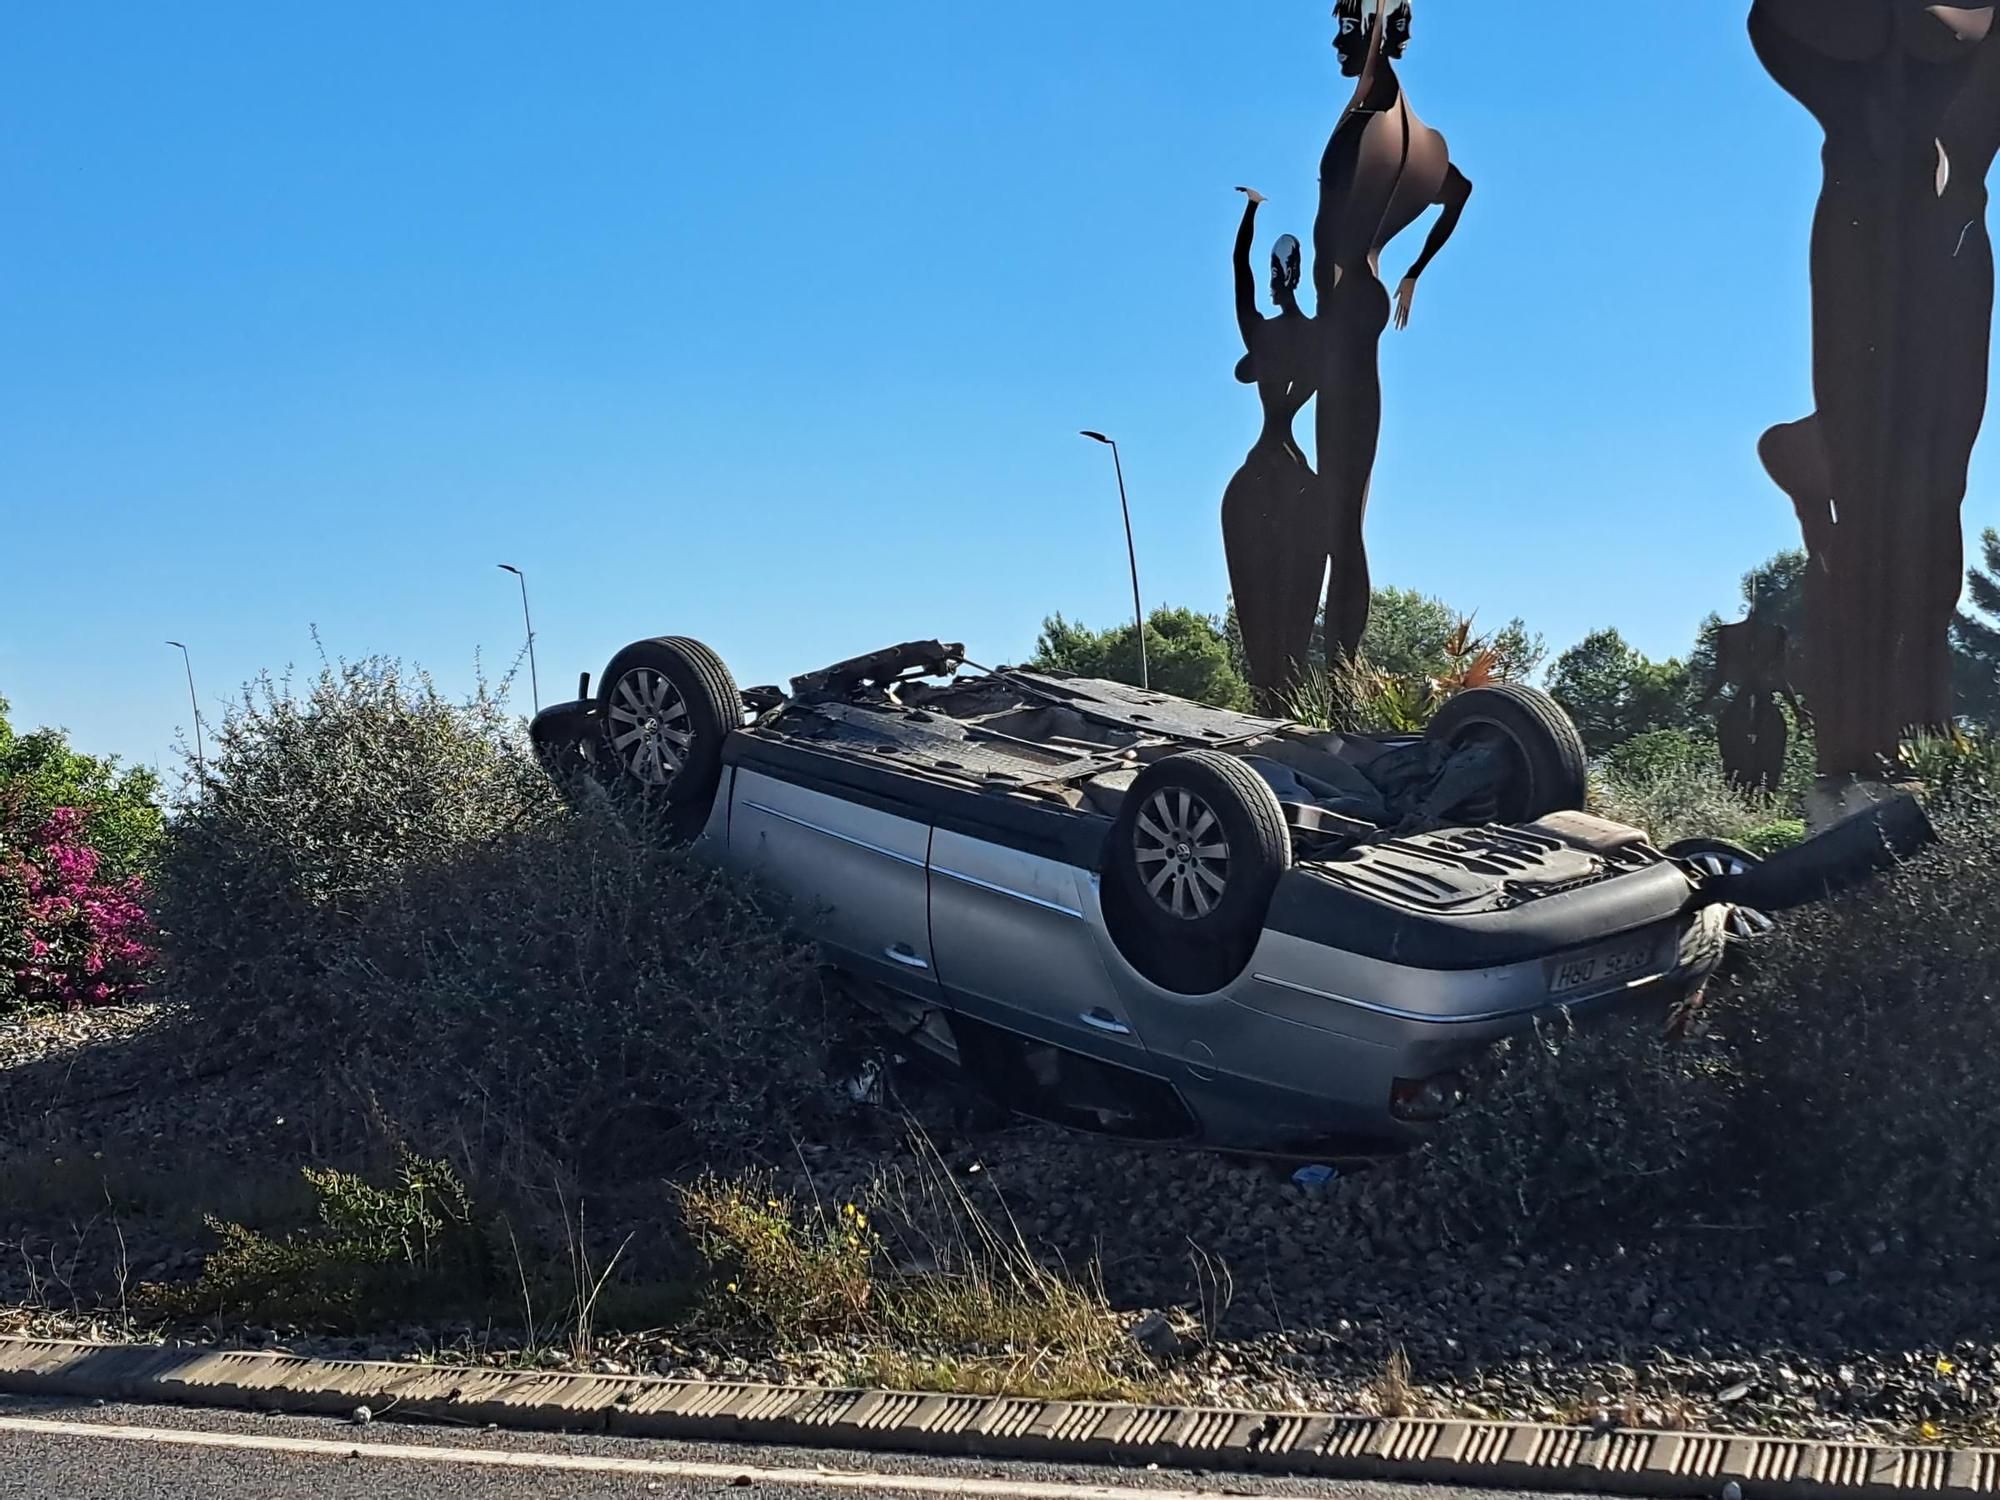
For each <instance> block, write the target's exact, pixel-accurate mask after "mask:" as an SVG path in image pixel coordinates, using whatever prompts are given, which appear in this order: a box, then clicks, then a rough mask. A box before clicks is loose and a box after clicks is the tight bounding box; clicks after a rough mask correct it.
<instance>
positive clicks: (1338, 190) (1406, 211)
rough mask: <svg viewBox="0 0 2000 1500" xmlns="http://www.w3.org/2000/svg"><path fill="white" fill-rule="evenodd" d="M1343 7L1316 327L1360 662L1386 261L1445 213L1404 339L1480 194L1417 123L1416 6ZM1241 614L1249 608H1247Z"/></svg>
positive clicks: (1333, 524) (1347, 641) (1337, 531)
mask: <svg viewBox="0 0 2000 1500" xmlns="http://www.w3.org/2000/svg"><path fill="white" fill-rule="evenodd" d="M1373 9H1374V17H1373V20H1372V23H1371V21H1370V20H1369V18H1368V16H1367V14H1366V11H1365V10H1364V0H1340V3H1339V5H1338V6H1337V7H1336V8H1335V10H1334V15H1335V17H1336V18H1337V19H1338V20H1339V22H1340V36H1339V39H1338V40H1337V41H1336V42H1335V43H1334V46H1335V47H1336V49H1337V50H1338V51H1339V53H1340V70H1341V72H1342V73H1343V74H1344V75H1346V76H1347V77H1350V78H1356V79H1358V80H1359V83H1358V84H1357V86H1356V88H1355V91H1354V98H1353V100H1352V101H1351V102H1350V103H1349V104H1348V106H1347V109H1346V112H1345V113H1343V114H1342V115H1341V117H1340V123H1339V125H1338V126H1336V127H1335V129H1334V132H1333V138H1332V140H1331V141H1330V142H1328V144H1327V148H1326V155H1325V157H1324V158H1323V159H1322V161H1321V163H1320V208H1319V218H1318V221H1317V223H1316V225H1315V226H1314V230H1313V257H1314V258H1313V288H1314V291H1315V292H1316V293H1317V294H1318V303H1319V305H1318V308H1317V309H1316V313H1315V317H1314V323H1315V326H1316V327H1317V329H1318V335H1319V336H1318V341H1317V342H1318V346H1319V378H1318V382H1317V383H1318V387H1319V410H1318V419H1317V422H1316V424H1315V425H1316V433H1317V442H1318V449H1319V453H1318V457H1319V471H1320V493H1321V496H1322V500H1321V525H1322V526H1323V528H1324V532H1323V535H1324V537H1325V541H1324V543H1323V545H1324V546H1325V548H1326V551H1327V553H1328V554H1329V556H1330V557H1331V559H1332V571H1331V577H1330V580H1329V583H1328V586H1327V599H1326V632H1327V647H1328V650H1329V652H1332V651H1335V650H1339V651H1344V652H1346V653H1348V654H1350V655H1351V654H1352V653H1353V652H1354V650H1355V648H1356V647H1358V646H1359V645H1360V644H1361V635H1362V632H1363V631H1364V630H1365V629H1366V628H1367V625H1368V599H1369V578H1368V553H1367V548H1366V544H1365V542H1364V540H1363V535H1362V521H1363V517H1364V515H1365V513H1366V511H1367V506H1368V486H1369V480H1370V477H1371V475H1372V474H1373V473H1374V469H1375V450H1376V444H1377V442H1378V440H1379V438H1380V436H1381V428H1382V384H1381V376H1380V372H1379V368H1378V360H1377V356H1378V352H1379V347H1380V344H1381V339H1382V331H1383V329H1384V328H1386V327H1387V326H1388V323H1389V317H1390V300H1389V293H1388V291H1387V289H1386V288H1384V287H1383V285H1382V280H1381V266H1380V259H1381V253H1382V250H1383V248H1384V247H1385V246H1387V245H1388V243H1389V241H1391V240H1393V239H1394V238H1395V237H1396V236H1397V235H1399V234H1401V233H1402V232H1403V231H1404V230H1405V229H1408V228H1409V227H1410V225H1412V224H1413V223H1415V222H1416V221H1417V219H1419V218H1420V217H1422V215H1423V214H1424V213H1425V211H1426V210H1428V209H1430V208H1432V207H1433V206H1439V207H1442V208H1443V210H1444V212H1443V213H1442V214H1441V215H1440V216H1439V217H1438V221H1437V223H1436V224H1435V225H1433V226H1432V229H1431V233H1430V237H1429V239H1428V240H1427V241H1426V242H1425V244H1424V248H1423V253H1422V254H1421V255H1419V256H1418V257H1417V260H1416V263H1415V264H1414V265H1412V266H1411V267H1410V269H1409V272H1408V274H1406V275H1405V276H1404V277H1403V280H1402V284H1401V285H1400V286H1399V287H1398V288H1397V291H1396V298H1395V319H1396V326H1397V327H1398V328H1401V327H1403V326H1404V325H1406V324H1407V323H1408V322H1409V317H1410V303H1411V300H1412V299H1413V298H1414V297H1415V295H1416V290H1417V278H1418V277H1420V276H1421V275H1423V273H1424V270H1425V268H1426V267H1428V266H1429V265H1430V263H1431V260H1432V258H1433V257H1434V256H1436V254H1437V253H1438V251H1440V250H1441V249H1443V248H1444V245H1445V242H1446V241H1447V240H1449V239H1450V238H1451V235H1452V231H1453V230H1454V229H1456V228H1457V227H1458V221H1459V216H1460V215H1461V214H1462V213H1463V212H1464V211H1465V204H1466V200H1467V199H1468V198H1469V197H1470V196H1471V194H1472V184H1471V183H1470V182H1469V181H1467V180H1466V178H1465V176H1464V174H1463V173H1461V172H1460V171H1459V170H1458V168H1456V167H1455V166H1453V165H1452V162H1451V153H1450V151H1449V150H1448V149H1447V148H1446V146H1445V140H1444V137H1443V136H1441V135H1439V134H1438V133H1437V132H1436V131H1435V130H1432V129H1431V128H1430V127H1429V126H1428V125H1426V124H1424V123H1423V122H1422V121H1421V120H1419V119H1418V118H1417V117H1416V114H1415V113H1414V112H1413V111H1412V110H1411V109H1410V105H1409V101H1408V99H1407V98H1405V96H1404V94H1403V89H1402V84H1401V82H1400V81H1399V80H1398V79H1397V77H1396V70H1395V67H1394V62H1395V60H1396V59H1398V58H1400V57H1401V56H1402V55H1403V51H1404V48H1405V47H1407V46H1408V44H1409V39H1410V0H1375V4H1374V7H1373ZM1238 608H1239V609H1240V608H1241V605H1240V604H1239V606H1238Z"/></svg>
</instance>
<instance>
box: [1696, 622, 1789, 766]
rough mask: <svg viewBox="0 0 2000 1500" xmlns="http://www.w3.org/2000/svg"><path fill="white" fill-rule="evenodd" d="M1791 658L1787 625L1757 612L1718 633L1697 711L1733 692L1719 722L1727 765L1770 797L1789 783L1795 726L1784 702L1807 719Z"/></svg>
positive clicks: (1723, 761) (1723, 762) (1718, 730)
mask: <svg viewBox="0 0 2000 1500" xmlns="http://www.w3.org/2000/svg"><path fill="white" fill-rule="evenodd" d="M1790 659H1791V636H1790V634H1789V632H1787V631H1786V629H1785V627H1784V626H1782V625H1774V624H1772V623H1771V622H1770V621H1768V620H1760V619H1757V618H1756V617H1755V616H1754V615H1753V616H1752V617H1751V618H1750V619H1747V620H1742V621H1739V622H1738V623H1736V624H1734V625H1724V626H1722V627H1721V628H1720V629H1719V630H1717V631H1716V632H1715V672H1714V675H1713V676H1712V677H1711V678H1710V679H1709V683H1708V690H1707V692H1706V693H1705V694H1704V695H1703V697H1702V700H1701V703H1700V704H1699V705H1698V706H1697V709H1696V711H1697V712H1706V711H1707V710H1708V709H1709V708H1710V707H1711V706H1712V705H1713V704H1714V703H1715V700H1716V699H1718V698H1720V697H1721V696H1722V695H1723V692H1724V691H1725V690H1728V691H1729V694H1730V696H1729V701H1728V702H1727V703H1726V704H1724V705H1723V709H1722V713H1721V715H1720V717H1719V718H1718V720H1717V724H1716V729H1717V734H1718V737H1719V738H1720V740H1721V747H1722V768H1723V770H1724V771H1726V772H1728V774H1729V779H1730V780H1731V781H1733V782H1735V783H1736V785H1738V786H1739V787H1741V788H1743V789H1744V790H1745V791H1750V792H1762V793H1764V794H1765V795H1766V796H1770V795H1774V794H1775V793H1776V792H1777V791H1778V788H1779V787H1780V786H1781V785H1782V784H1783V783H1784V779H1785V752H1786V750H1787V749H1789V748H1790V745H1791V725H1790V724H1789V723H1788V722H1787V721H1786V719H1785V711H1784V708H1783V707H1781V706H1780V705H1781V703H1783V704H1789V705H1790V706H1791V710H1792V712H1793V713H1794V714H1796V715H1797V716H1798V717H1799V719H1800V720H1801V721H1804V720H1805V718H1806V711H1805V705H1804V704H1802V703H1800V702H1799V695H1798V693H1797V691H1796V690H1794V688H1793V687H1792V679H1791V665H1790Z"/></svg>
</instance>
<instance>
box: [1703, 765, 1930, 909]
mask: <svg viewBox="0 0 2000 1500" xmlns="http://www.w3.org/2000/svg"><path fill="white" fill-rule="evenodd" d="M1936 842H1937V830H1936V829H1935V828H1933V827H1932V826H1931V820H1930V817H1929V815H1928V814H1927V813H1925V811H1924V809H1923V804H1922V803H1920V802H1918V801H1917V799H1916V798H1915V797H1912V796H1910V795H1909V794H1908V793H1898V794H1897V795H1895V796H1893V797H1890V798H1888V799H1886V800H1884V801H1882V802H1878V803H1876V804H1875V805H1874V806H1873V807H1870V808H1869V809H1867V810H1866V811H1865V812H1859V813H1856V814H1854V815H1853V816H1852V817H1848V818H1843V819H1842V820H1841V821H1840V822H1838V823H1835V824H1834V825H1833V826H1832V827H1830V828H1828V829H1825V830H1824V831H1823V832H1821V833H1818V834H1815V835H1814V836H1813V837H1812V838H1809V839H1807V840H1806V841H1805V842H1804V843H1803V844H1799V845H1797V846H1795V847H1793V848H1790V849H1786V850H1784V851H1783V852H1781V853H1779V854H1774V855H1773V856H1771V858H1769V859H1767V860H1765V861H1764V862H1763V863H1762V864H1760V865H1757V866H1755V867H1754V868H1752V869H1749V870H1745V871H1742V872H1741V873H1739V874H1734V875H1711V876H1709V877H1708V878H1707V879H1706V880H1704V881H1702V883H1701V885H1700V886H1699V887H1698V888H1697V889H1696V891H1695V893H1694V897H1693V899H1691V900H1690V901H1689V902H1688V910H1689V911H1699V910H1701V909H1702V908H1703V907H1707V906H1724V905H1726V906H1747V907H1749V908H1751V909H1752V910H1754V911H1763V912H1775V911H1791V910H1793V909H1794V908H1796V907H1801V906H1810V905H1811V904H1812V903H1814V902H1815V901H1824V900H1825V899H1826V898H1827V897H1829V896H1833V895H1837V894H1839V893H1840V892H1841V891H1845V890H1852V889H1853V888H1854V887H1855V886H1858V885H1861V884H1863V883H1864V882H1866V881H1867V880H1869V879H1871V878H1872V877H1874V876H1876V875H1879V874H1881V873H1882V872H1883V871H1885V870H1891V869H1894V868H1895V867H1896V866H1897V865H1899V864H1901V863H1902V862H1903V861H1904V860H1906V859H1909V858H1910V857H1911V856H1913V855H1915V854H1917V853H1918V852H1919V851H1921V850H1923V849H1925V848H1928V847H1929V846H1930V845H1932V844H1935V843H1936Z"/></svg>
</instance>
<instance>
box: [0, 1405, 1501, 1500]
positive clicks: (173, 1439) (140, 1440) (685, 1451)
mask: <svg viewBox="0 0 2000 1500" xmlns="http://www.w3.org/2000/svg"><path fill="white" fill-rule="evenodd" d="M1119 1492H1123V1493H1124V1494H1128V1495H1131V1496H1132V1497H1133V1500H1183V1497H1193V1496H1204V1497H1211V1500H1213V1497H1218V1496H1224V1495H1231V1496H1251V1497H1257V1496H1273V1497H1277V1496H1306V1495H1312V1496H1325V1497H1330V1500H1412V1497H1413V1496H1416V1495H1418V1494H1421V1496H1422V1500H1503V1497H1501V1496H1499V1495H1496V1494H1492V1493H1490V1492H1482V1491H1476V1490H1429V1491H1422V1492H1418V1491H1413V1490H1408V1489H1399V1488H1398V1487H1396V1486H1393V1485H1370V1484H1331V1483H1326V1482H1323V1481H1317V1480H1313V1481H1307V1480H1262V1479H1255V1478H1248V1477H1244V1476H1238V1475H1194V1474H1172V1473H1162V1472H1156V1471H1149V1470H1129V1471H1128V1470H1110V1469H1085V1468H1056V1467H1050V1466H1047V1465H1034V1464H1022V1465H1007V1464H996V1463H990V1462H986V1461H981V1460H931V1459H918V1458H900V1457H896V1456H892V1455H879V1454H858V1453H847V1452H842V1453H816V1452H807V1451H802V1450H797V1449H785V1448H739V1447H724V1446H712V1445H706V1444H685V1443H655V1442H641V1441H634V1440H631V1439H622V1438H609V1437H570V1436H563V1435H555V1434H541V1433H511V1432H494V1431H480V1432H471V1431H454V1430H447V1429H441V1428H435V1427H416V1426H403V1425H399V1424H395V1423H387V1422H376V1423H372V1424H370V1425H368V1426H366V1427H357V1426H355V1425H353V1424H351V1423H347V1422H336V1421H329V1420H326V1419H323V1418H312V1417H276V1416H258V1415H249V1414H237V1413H232V1412H212V1411H183V1410H179V1409H176V1408H172V1407H158V1406H97V1405H93V1404H90V1403H66V1402H53V1401H34V1400H25V1399H10V1398H7V1397H0V1497H6V1500H14V1497H17V1496H20V1497H26V1496H34V1497H36V1500H44V1497H48V1496H58V1497H62V1500H100V1497H101V1500H274V1497H285V1496H293V1495H298V1496H307V1495H310V1496H314V1497H325V1500H434V1497H437V1496H440V1495H444V1496H449V1497H450V1500H514V1497H533V1500H584V1497H589V1500H624V1497H628V1496H632V1497H637V1496H649V1497H654V1500H663V1497H664V1500H671V1497H683V1496H716V1497H720V1496H724V1495H730V1496H733V1495H737V1494H749V1495H752V1496H755V1495H759V1494H761V1495H763V1496H765V1497H766V1500H920V1497H922V1500H928V1497H937V1500H1101V1497H1106V1496H1108V1495H1116V1494H1117V1493H1119Z"/></svg>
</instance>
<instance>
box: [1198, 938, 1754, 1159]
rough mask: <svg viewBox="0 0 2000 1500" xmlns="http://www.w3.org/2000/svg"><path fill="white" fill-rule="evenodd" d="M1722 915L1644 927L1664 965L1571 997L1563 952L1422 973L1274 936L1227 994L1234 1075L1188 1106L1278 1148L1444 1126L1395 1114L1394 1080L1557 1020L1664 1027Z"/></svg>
mask: <svg viewBox="0 0 2000 1500" xmlns="http://www.w3.org/2000/svg"><path fill="white" fill-rule="evenodd" d="M1725 916H1726V913H1725V912H1723V911H1722V910H1720V909H1717V910H1715V911H1713V912H1699V913H1695V914H1693V915H1690V916H1677V917H1674V918H1672V919H1670V920H1667V921H1664V922H1660V923H1654V924H1649V927H1648V928H1647V929H1646V931H1647V932H1650V933H1651V934H1653V938H1652V940H1653V941H1657V942H1658V943H1659V944H1660V947H1659V950H1658V951H1659V953H1660V958H1659V960H1658V961H1657V962H1656V963H1654V964H1652V965H1650V966H1649V967H1648V968H1647V970H1646V971H1645V972H1643V973H1637V974H1634V975H1632V976H1631V977H1629V978H1620V979H1619V980H1617V982H1615V983H1609V984H1606V985H1604V986H1601V987H1596V988H1594V989H1592V990H1591V991H1590V992H1589V993H1586V994H1581V995H1575V996H1564V997H1551V995H1550V994H1549V966H1550V965H1551V964H1552V963H1554V962H1557V961H1559V960H1560V959H1561V958H1562V956H1563V955H1560V954H1551V955H1548V956H1546V957H1544V958H1541V959H1536V960H1532V961H1527V962H1523V963H1519V964H1514V965H1503V966H1498V967H1496V968H1494V969H1490V970H1480V971H1424V970H1418V969H1409V968H1402V967H1399V966H1396V965H1392V964H1387V963H1384V962H1382V961H1380V960H1369V959H1363V958H1359V957H1357V956H1356V955H1353V954H1350V953H1342V952H1338V951H1335V950H1328V949H1325V948H1322V947H1320V946H1318V945H1316V944H1307V943H1303V942H1301V941H1300V940H1298V939H1295V938H1290V937H1287V936H1286V935H1284V934H1279V933H1267V934H1266V937H1265V941H1264V943H1263V944H1262V945H1261V946H1260V947H1259V949H1258V952H1257V956H1256V958H1255V959H1254V960H1253V962H1252V964H1251V967H1250V969H1249V971H1248V972H1247V973H1246V974H1245V975H1244V977H1243V980H1242V981H1241V982H1240V983H1238V984H1237V985H1235V986H1234V987H1232V989H1231V991H1230V994H1229V1016H1230V1019H1229V1020H1228V1021H1226V1022H1225V1023H1224V1024H1223V1026H1222V1028H1221V1031H1222V1034H1224V1035H1226V1036H1227V1037H1228V1043H1227V1051H1226V1055H1225V1056H1223V1057H1222V1059H1221V1060H1222V1062H1223V1066H1224V1069H1225V1071H1226V1074H1227V1077H1226V1078H1224V1079H1223V1080H1220V1081H1219V1086H1212V1087H1208V1088H1202V1087H1199V1086H1197V1087H1196V1088H1194V1089H1193V1090H1191V1091H1190V1092H1191V1093H1192V1094H1194V1095H1196V1096H1198V1097H1196V1098H1193V1099H1191V1103H1194V1105H1195V1107H1196V1109H1197V1112H1198V1113H1199V1114H1200V1115H1201V1116H1202V1118H1203V1120H1204V1122H1205V1123H1207V1124H1209V1125H1210V1126H1211V1128H1217V1129H1218V1133H1219V1134H1223V1135H1227V1136H1231V1137H1234V1138H1239V1139H1246V1140H1247V1139H1253V1138H1254V1139H1257V1140H1258V1141H1259V1142H1260V1143H1261V1144H1263V1145H1265V1146H1268V1147H1270V1148H1272V1149H1290V1148H1291V1147H1292V1146H1294V1145H1297V1144H1299V1143H1302V1142H1309V1141H1348V1142H1355V1143H1364V1142H1365V1143H1369V1149H1383V1150H1395V1149H1401V1148H1405V1147H1408V1146H1411V1145H1414V1144H1417V1143H1419V1142H1421V1141H1423V1140H1424V1139H1426V1138H1427V1137H1428V1136H1429V1135H1430V1134H1431V1133H1432V1132H1433V1131H1434V1130H1435V1129H1436V1128H1437V1127H1435V1126H1431V1125H1423V1124H1415V1123H1410V1122H1406V1121H1402V1120H1398V1119H1397V1118H1395V1116H1394V1115H1393V1114H1392V1112H1391V1109H1390V1103H1391V1097H1392V1094H1393V1091H1394V1089H1395V1087H1396V1085H1397V1083H1398V1082H1399V1081H1402V1080H1416V1079H1424V1078H1430V1077H1433V1076H1436V1075H1438V1074H1442V1073H1448V1072H1453V1071H1457V1070H1461V1069H1463V1068H1465V1067H1466V1066H1467V1065H1468V1064H1470V1063H1472V1062H1474V1061H1476V1060H1477V1059H1478V1058H1479V1057H1480V1056H1481V1055H1483V1054H1484V1053H1485V1052H1487V1051H1488V1050H1489V1049H1490V1048H1491V1047H1492V1046H1493V1045H1494V1044H1495V1043H1496V1042H1499V1041H1502V1040H1504V1039H1506V1038H1507V1037H1510V1036H1516V1035H1519V1034H1521V1033H1522V1032H1525V1031H1530V1030H1533V1029H1534V1028H1535V1027H1537V1026H1539V1025H1543V1024H1546V1023H1549V1022H1552V1021H1556V1020H1559V1019H1562V1018H1569V1019H1573V1020H1574V1021H1575V1022H1577V1023H1578V1024H1582V1025H1591V1026H1595V1025H1626V1026H1641V1027H1660V1026H1663V1025H1664V1024H1665V1022H1666V1021H1667V1019H1668V1017H1669V1016H1670V1015H1671V1014H1672V1013H1673V1011H1674V1010H1675V1009H1676V1007H1678V1006H1679V1005H1680V1004H1681V1003H1682V1002H1683V1001H1684V1000H1685V999H1686V998H1687V997H1688V996H1689V995H1690V994H1692V993H1694V992H1695V991H1696V990H1698V989H1699V987H1700V986H1701V985H1702V983H1703V982H1704V981H1705V980H1706V979H1707V978H1708V977H1709V975H1710V974H1712V973H1713V972H1714V970H1715V967H1716V965H1717V964H1718V963H1719V962H1720V960H1721V956H1722V921H1723V919H1724V917H1725ZM1336 975H1337V976H1338V977H1334V976H1336ZM1215 1050H1216V1051H1217V1052H1218V1053H1223V1051H1224V1049H1223V1048H1222V1047H1217V1048H1216V1049H1215Z"/></svg>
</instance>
